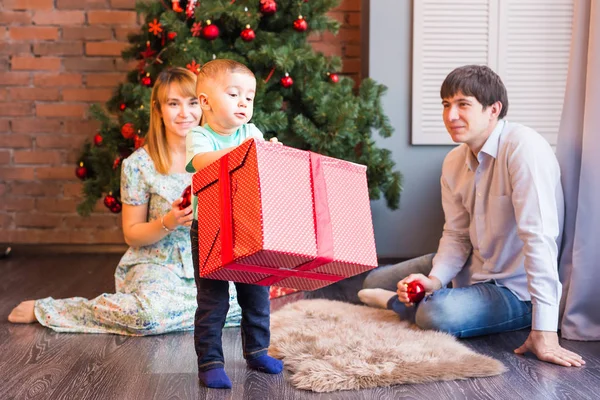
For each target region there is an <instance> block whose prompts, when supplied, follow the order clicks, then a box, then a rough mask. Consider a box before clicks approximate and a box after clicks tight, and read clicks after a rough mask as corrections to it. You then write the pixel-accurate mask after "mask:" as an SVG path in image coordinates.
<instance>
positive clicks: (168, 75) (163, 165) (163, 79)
mask: <svg viewBox="0 0 600 400" xmlns="http://www.w3.org/2000/svg"><path fill="white" fill-rule="evenodd" d="M171 84H175V85H177V86H178V88H179V90H180V92H181V95H182V96H183V97H196V75H194V73H193V72H191V71H189V70H187V69H185V68H180V67H174V68H168V69H165V70H164V71H162V72H161V73H160V74H159V75H158V78H156V82H155V83H154V88H153V89H152V96H151V97H150V104H151V111H150V127H149V129H148V134H147V135H146V139H147V141H148V154H149V155H150V158H151V159H152V161H153V162H154V167H155V168H156V170H157V171H158V173H160V174H163V175H166V174H168V173H169V170H170V169H171V153H170V151H169V146H168V143H167V132H166V130H165V124H164V122H163V119H162V113H161V106H162V105H163V104H165V103H166V101H167V99H168V97H169V89H170V87H171Z"/></svg>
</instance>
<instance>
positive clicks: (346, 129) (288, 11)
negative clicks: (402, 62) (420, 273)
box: [76, 0, 402, 215]
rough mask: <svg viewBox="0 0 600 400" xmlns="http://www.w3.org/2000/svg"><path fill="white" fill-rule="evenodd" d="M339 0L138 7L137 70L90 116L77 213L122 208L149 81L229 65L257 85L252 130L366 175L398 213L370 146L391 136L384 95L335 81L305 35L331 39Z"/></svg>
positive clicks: (132, 53) (392, 184)
mask: <svg viewBox="0 0 600 400" xmlns="http://www.w3.org/2000/svg"><path fill="white" fill-rule="evenodd" d="M338 2H339V0H246V1H240V0H238V1H235V0H201V4H200V1H198V0H173V1H172V2H169V1H168V0H160V1H158V2H138V3H137V5H136V9H137V11H138V13H139V14H140V15H142V16H143V18H144V20H145V23H144V24H143V26H142V29H141V32H140V33H139V34H136V35H132V36H131V37H130V38H129V42H130V43H131V46H130V47H129V48H128V50H126V51H125V52H124V53H123V57H124V58H125V59H127V60H138V64H137V68H135V69H134V70H133V71H131V72H130V73H129V74H128V76H127V82H126V83H123V84H120V85H119V86H118V87H117V89H116V90H115V94H114V96H113V97H112V98H111V99H110V100H109V101H108V102H107V103H106V106H105V108H102V107H100V106H97V105H95V106H93V107H92V108H91V113H92V116H93V117H94V118H96V119H98V120H99V121H100V122H101V128H100V131H99V132H98V133H97V134H96V135H95V136H94V139H93V143H87V144H86V145H85V146H84V148H83V152H82V155H81V157H80V161H79V163H78V167H77V169H76V174H77V176H78V177H79V178H80V179H82V180H83V181H84V185H83V191H84V199H83V201H82V202H81V204H79V206H78V208H77V211H78V212H79V214H81V215H88V214H90V212H91V211H92V210H93V208H94V206H95V204H96V202H97V201H98V199H100V198H102V197H103V196H104V204H105V205H106V206H107V207H108V208H109V209H110V210H111V211H113V212H119V211H120V210H121V203H120V200H119V184H120V165H121V161H122V160H123V159H124V158H125V157H127V156H128V155H129V154H131V153H132V151H133V150H134V149H136V148H138V147H139V146H142V145H143V144H144V135H145V133H146V131H147V129H148V123H149V109H150V107H149V100H150V93H151V90H152V84H153V82H154V79H155V77H156V76H157V75H158V74H159V73H160V71H162V70H163V69H164V68H167V67H169V66H185V67H187V68H188V69H190V70H191V71H193V72H195V73H197V72H198V70H199V68H200V67H201V66H202V63H204V62H207V61H210V60H213V59H215V58H229V59H233V60H236V61H239V62H242V63H244V64H246V65H247V66H248V67H249V68H250V69H251V70H252V71H253V72H254V73H255V75H256V78H257V93H256V99H255V105H254V117H253V120H252V122H253V123H254V124H256V125H257V126H258V128H259V129H260V130H261V131H262V132H263V133H264V134H265V138H267V139H268V138H270V137H272V136H277V138H278V139H279V140H280V141H281V142H283V143H284V144H285V145H287V146H291V147H295V148H299V149H303V150H311V151H314V152H317V153H320V154H323V155H327V156H331V157H335V158H340V159H344V160H348V161H351V162H355V163H359V164H363V165H366V166H367V178H368V183H369V195H370V197H371V199H379V198H380V197H381V195H382V194H383V196H384V197H385V199H386V201H387V205H388V207H390V208H392V209H395V208H397V207H398V202H399V198H400V191H401V181H402V179H401V174H400V173H399V172H398V171H394V170H393V168H394V162H393V161H392V160H391V155H390V152H389V151H388V150H386V149H380V148H377V147H376V146H375V143H374V140H373V138H372V136H371V133H372V131H373V130H376V131H378V133H379V134H380V135H381V136H383V137H388V136H390V135H391V134H392V128H391V126H390V124H389V121H388V118H387V116H386V115H385V114H384V113H383V110H382V107H381V96H382V95H383V94H384V92H385V90H386V88H385V87H384V86H383V85H380V84H378V83H376V82H375V81H373V80H372V79H364V80H363V81H362V82H361V84H360V87H359V88H358V89H355V88H354V81H353V80H352V79H350V78H347V77H344V76H340V75H338V74H337V73H336V71H340V70H341V60H340V59H339V57H326V56H324V55H323V54H322V53H317V52H315V51H314V50H313V49H312V47H311V46H310V44H309V43H308V42H307V36H308V34H309V33H311V32H323V31H326V30H327V31H330V32H332V33H337V31H338V29H339V22H337V21H335V20H333V19H331V18H329V17H328V16H327V15H326V13H327V12H328V11H329V10H331V9H332V8H333V7H335V6H336V5H337V3H338Z"/></svg>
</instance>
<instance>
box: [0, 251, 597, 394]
mask: <svg viewBox="0 0 600 400" xmlns="http://www.w3.org/2000/svg"><path fill="white" fill-rule="evenodd" d="M118 259H119V256H118V255H116V254H101V255H98V254H75V255H70V254H35V253H34V252H33V253H32V252H29V251H27V252H19V251H17V250H15V251H13V254H12V255H11V256H10V257H9V258H8V259H4V260H0V399H2V400H5V399H18V400H21V399H78V400H79V399H102V400H110V399H125V400H129V399H144V400H146V399H161V400H162V399H235V400H237V399H261V400H262V399H278V400H279V399H527V400H534V399H540V400H541V399H543V400H547V399H598V398H600V396H599V395H598V394H597V393H598V392H599V388H600V342H571V341H563V345H564V346H565V347H567V348H569V349H571V350H574V351H577V352H579V353H580V354H582V355H583V356H584V358H585V360H586V361H587V365H586V366H585V367H583V368H579V369H577V368H563V367H558V366H554V365H550V364H546V363H542V362H540V361H537V360H536V359H535V358H533V357H531V356H527V357H521V356H516V355H513V354H512V350H513V349H515V348H516V347H518V346H519V345H521V343H522V342H523V341H524V340H525V338H526V336H527V332H526V331H519V332H513V333H508V334H502V335H493V336H486V337H481V338H477V339H471V340H464V341H463V343H465V344H467V345H468V346H470V347H472V348H473V349H474V350H476V351H479V352H481V353H484V354H488V355H490V356H492V357H495V358H497V359H499V360H501V361H502V362H504V363H505V365H506V366H507V367H508V368H509V372H507V373H505V374H503V375H501V376H497V377H493V378H485V379H470V380H465V381H450V382H434V383H429V384H421V385H398V386H394V387H390V388H377V389H372V390H362V391H352V392H334V393H324V394H318V393H312V392H306V391H300V390H296V389H294V388H293V387H292V386H291V385H290V384H289V383H288V382H287V380H286V375H285V374H284V375H278V376H270V375H265V374H261V373H257V372H254V371H250V370H248V369H247V368H246V366H245V363H244V360H243V359H242V356H241V339H240V335H239V332H238V330H237V329H235V328H233V329H226V330H225V332H224V340H223V343H224V349H225V357H226V365H225V368H226V370H227V373H228V374H229V376H230V378H231V380H232V382H233V389H231V390H208V389H206V388H204V387H201V386H199V385H198V382H197V378H196V372H197V368H196V359H195V353H194V347H193V336H192V333H191V332H184V333H177V334H169V335H163V336H154V337H144V338H131V337H123V336H116V335H81V334H59V333H54V332H53V331H51V330H49V329H46V328H43V327H41V326H40V325H39V324H32V325H14V324H10V323H8V322H7V320H6V317H7V315H8V313H9V312H10V310H11V308H12V307H13V306H15V305H16V304H17V303H18V302H19V301H20V300H22V299H34V298H41V297H46V296H53V297H55V298H61V297H71V296H83V297H95V296H96V295H98V294H100V293H102V292H105V291H108V292H110V291H112V290H114V289H113V288H114V286H113V280H112V279H113V277H112V274H113V272H114V268H115V266H116V265H117V262H118ZM359 285H360V278H355V279H353V280H349V281H348V282H345V283H344V284H336V285H334V286H332V287H329V288H328V289H326V290H320V291H317V292H313V293H311V294H310V296H311V297H319V296H321V297H328V298H336V299H347V300H350V301H355V300H356V297H355V292H356V289H357V288H358V287H359ZM280 303H281V301H279V302H278V301H274V303H273V305H274V307H277V306H278V305H280Z"/></svg>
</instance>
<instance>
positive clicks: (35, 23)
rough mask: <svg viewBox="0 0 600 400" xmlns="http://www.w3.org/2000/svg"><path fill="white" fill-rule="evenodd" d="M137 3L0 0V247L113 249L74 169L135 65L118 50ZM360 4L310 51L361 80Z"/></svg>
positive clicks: (343, 8)
mask: <svg viewBox="0 0 600 400" xmlns="http://www.w3.org/2000/svg"><path fill="white" fill-rule="evenodd" d="M134 4H135V0H2V2H0V39H1V40H0V243H12V244H17V243H58V244H120V243H123V237H122V232H121V228H120V224H121V221H120V217H119V215H113V214H111V213H110V212H109V211H108V210H107V209H106V208H105V207H104V206H103V205H102V204H101V202H99V203H98V205H97V207H96V212H94V213H93V214H92V216H90V217H88V218H82V217H79V216H78V215H77V213H76V211H75V207H76V205H77V203H78V202H79V196H80V193H81V182H80V181H79V180H78V179H77V178H76V177H75V174H74V170H75V162H76V161H77V157H78V155H79V150H80V148H81V146H82V144H83V142H84V141H85V139H86V138H91V137H92V136H93V135H94V133H95V130H96V128H97V123H96V122H94V121H93V120H90V119H88V117H87V110H88V107H89V105H90V104H92V103H95V102H101V103H103V102H105V101H106V100H108V99H109V98H110V97H111V94H112V91H113V89H114V88H115V86H116V85H117V84H118V83H119V82H121V81H123V80H124V78H125V74H126V72H127V71H129V70H130V69H132V68H133V65H132V64H131V63H129V64H128V63H126V62H124V61H123V60H122V59H121V57H120V54H121V51H122V50H123V48H125V47H126V46H127V39H126V38H127V34H128V33H129V32H137V31H138V30H139V24H138V20H137V16H136V13H135V11H134ZM360 10H361V0H342V1H341V2H340V5H339V7H338V8H336V9H335V10H333V11H332V12H331V16H332V17H334V18H336V19H337V20H339V21H340V22H341V23H342V28H341V29H340V33H339V35H338V36H333V35H330V34H323V35H315V36H313V37H312V38H311V42H312V43H313V46H314V48H315V49H316V50H318V51H322V52H324V53H325V54H328V55H337V56H340V57H342V58H343V59H344V70H343V71H342V72H343V73H344V74H346V75H348V76H351V77H353V78H354V79H355V80H357V81H358V80H359V79H360V76H361V57H360V55H361V46H360V42H361V41H360V35H361V32H360V23H361V12H360Z"/></svg>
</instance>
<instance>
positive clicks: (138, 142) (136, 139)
mask: <svg viewBox="0 0 600 400" xmlns="http://www.w3.org/2000/svg"><path fill="white" fill-rule="evenodd" d="M144 143H146V138H143V137H140V136H139V135H133V147H134V148H135V149H136V150H137V149H139V148H140V147H142V146H143V145H144Z"/></svg>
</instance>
